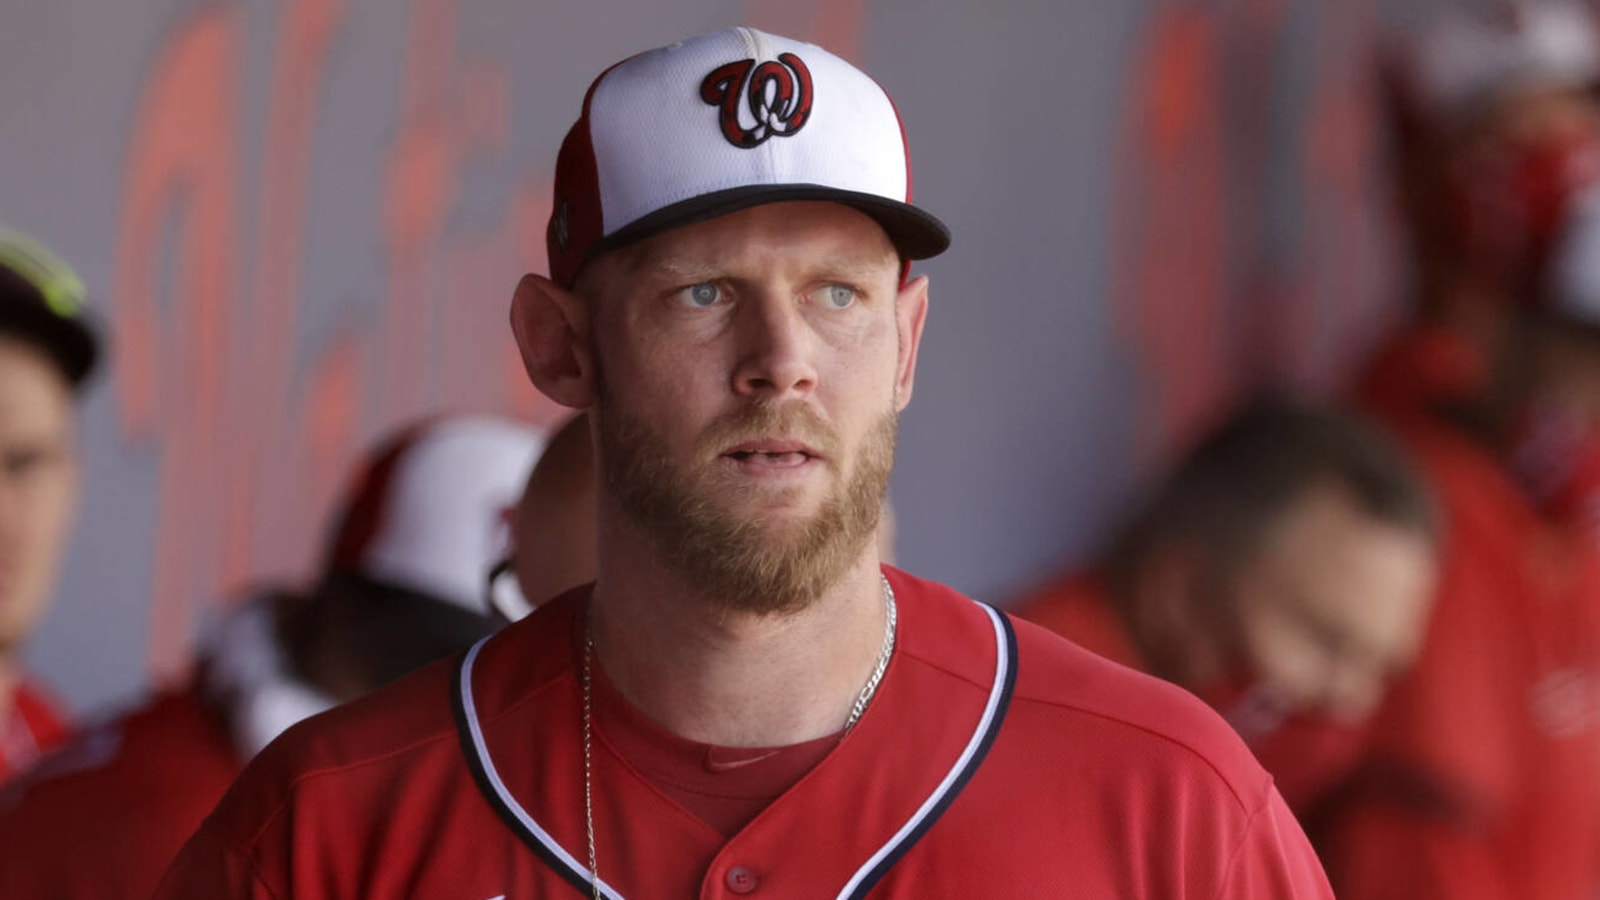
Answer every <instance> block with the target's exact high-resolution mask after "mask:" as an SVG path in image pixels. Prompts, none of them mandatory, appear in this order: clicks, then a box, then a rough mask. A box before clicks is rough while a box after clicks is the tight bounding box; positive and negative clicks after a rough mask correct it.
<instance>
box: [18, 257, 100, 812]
mask: <svg viewBox="0 0 1600 900" xmlns="http://www.w3.org/2000/svg"><path fill="white" fill-rule="evenodd" d="M83 301H84V288H83V283H82V282H81V281H80V280H79V279H78V276H77V275H76V274H74V273H73V271H72V270H71V269H70V268H68V267H67V266H66V265H65V264H64V263H62V262H61V261H60V260H59V259H57V258H56V257H55V256H53V255H52V254H51V253H50V252H49V251H48V250H46V249H45V248H44V247H42V246H40V245H39V244H37V243H35V242H34V241H32V240H30V239H28V238H27V237H25V236H23V235H21V234H18V233H16V232H12V231H6V230H5V229H0V782H4V781H6V780H7V779H8V778H10V777H11V776H12V775H15V774H16V773H18V772H20V771H23V770H25V769H27V768H28V766H30V765H32V764H33V763H34V762H35V761H36V760H37V759H38V758H39V756H40V754H42V753H43V752H45V751H47V750H49V749H50V748H51V747H53V746H55V745H57V744H59V743H60V742H61V741H62V740H64V739H65V737H66V734H67V723H66V714H65V711H64V709H63V707H62V706H61V705H60V704H59V703H58V702H57V701H56V700H55V699H54V698H53V697H52V696H51V695H50V694H49V693H48V692H47V691H46V689H45V688H44V687H43V686H42V685H41V684H40V683H39V682H38V681H37V680H36V679H35V678H34V677H32V676H30V675H29V674H28V673H27V672H25V671H24V670H23V667H22V659H21V657H22V650H23V645H24V644H25V643H26V641H27V639H28V637H29V635H31V634H32V633H33V630H34V628H35V626H37V625H38V623H39V619H40V617H41V616H43V614H44V612H45V609H46V608H47V607H48V605H49V603H50V597H51V595H52V594H53V593H54V592H55V585H56V576H57V572H58V570H59V568H60V565H61V560H62V557H63V555H64V554H65V553H66V549H67V542H68V541H69V540H70V539H71V537H72V526H73V522H74V519H75V516H76V513H77V508H78V494H79V488H80V471H79V468H80V466H79V458H78V442H77V423H76V421H75V406H76V399H77V396H78V393H79V391H80V389H81V388H82V386H83V384H84V381H85V380H86V379H87V378H88V376H89V373H90V372H91V371H93V369H94V364H95V359H96V357H97V356H98V341H97V340H96V338H95V334H94V332H93V331H92V330H91V329H90V326H89V325H88V323H87V321H86V319H85V315H84V306H83Z"/></svg>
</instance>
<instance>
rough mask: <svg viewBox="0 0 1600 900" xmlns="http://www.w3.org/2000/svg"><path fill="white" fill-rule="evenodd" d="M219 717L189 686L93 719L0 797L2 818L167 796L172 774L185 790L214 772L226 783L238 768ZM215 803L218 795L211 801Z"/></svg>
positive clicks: (7, 787)
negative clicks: (109, 799)
mask: <svg viewBox="0 0 1600 900" xmlns="http://www.w3.org/2000/svg"><path fill="white" fill-rule="evenodd" d="M239 767H240V766H239V763H238V762H236V761H235V759H234V756H233V753H232V750H231V747H230V746H229V745H228V740H227V734H226V730H225V729H224V727H223V725H222V723H221V721H220V719H219V718H218V717H217V716H215V715H214V714H213V713H212V712H211V711H210V710H209V709H208V708H207V707H206V706H205V704H204V702H203V701H202V700H201V698H200V697H199V696H198V693H197V692H196V691H194V690H192V689H185V690H177V691H170V692H165V693H161V694H156V695H154V696H153V697H150V698H148V699H146V700H145V701H143V702H142V703H140V704H138V705H137V706H134V707H132V708H128V709H124V710H120V711H116V712H113V713H110V714H107V715H105V716H102V717H100V718H98V719H96V720H92V721H91V722H89V723H88V724H87V725H86V726H85V727H84V728H83V729H82V730H81V731H79V732H78V734H77V735H75V736H74V737H73V738H72V739H71V740H69V741H68V742H67V743H65V744H63V745H62V746H61V747H59V748H58V749H56V750H55V751H54V752H52V753H51V754H50V755H49V756H46V757H45V758H44V759H43V760H41V761H40V762H39V764H38V765H37V766H35V767H34V768H33V769H32V770H31V771H29V772H28V773H27V774H26V775H24V776H22V777H21V778H18V779H16V780H15V781H13V782H11V783H9V784H7V785H6V788H5V790H4V791H3V792H0V817H9V816H11V815H12V814H13V813H14V812H15V811H16V809H17V808H18V807H20V806H23V805H30V806H38V805H40V804H39V803H37V802H35V798H37V797H46V798H51V799H50V801H49V802H48V803H46V804H44V805H47V806H50V807H55V808H59V807H60V806H61V805H62V804H60V803H58V802H56V801H57V800H61V799H68V798H76V797H79V796H96V795H103V794H104V792H106V791H114V792H116V793H117V794H118V795H119V796H125V795H126V794H127V793H128V792H130V791H134V792H137V791H144V790H147V789H149V790H150V791H151V793H152V795H153V796H155V797H157V798H158V799H159V798H168V797H170V794H171V792H170V790H169V789H168V788H169V787H171V786H170V785H166V784H164V782H165V781H167V780H168V777H169V776H171V777H172V780H174V781H181V782H182V785H179V786H180V787H181V786H183V785H188V784H193V783H194V782H195V781H196V780H197V779H198V780H201V781H207V780H214V779H208V776H212V775H214V774H215V773H218V772H222V773H225V775H220V776H216V777H220V778H223V779H224V783H226V779H227V778H231V777H232V775H233V774H235V773H237V772H238V770H239ZM212 799H213V801H214V800H215V797H213V798H212Z"/></svg>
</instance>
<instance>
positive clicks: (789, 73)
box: [700, 53, 811, 149]
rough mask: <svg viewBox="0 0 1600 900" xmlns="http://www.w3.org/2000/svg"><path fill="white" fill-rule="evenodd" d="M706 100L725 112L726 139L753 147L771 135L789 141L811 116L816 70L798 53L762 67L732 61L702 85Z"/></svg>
mask: <svg viewBox="0 0 1600 900" xmlns="http://www.w3.org/2000/svg"><path fill="white" fill-rule="evenodd" d="M700 99H702V100H704V101H705V102H707V103H709V104H711V105H712V106H715V107H717V108H718V109H719V111H720V113H721V114H720V116H719V121H720V122H721V125H722V136H723V137H725V138H727V139H728V142H729V143H730V144H733V145H734V146H735V147H742V148H744V149H749V148H751V147H755V146H757V145H759V144H761V143H762V142H763V141H765V140H766V139H767V138H770V137H788V136H789V135H791V134H794V133H795V132H797V131H799V130H800V129H801V128H803V127H805V124H806V121H807V120H808V119H810V118H811V71H810V70H809V69H807V68H806V64H805V63H804V62H801V60H800V57H798V56H795V55H794V54H793V53H782V54H779V56H778V58H777V59H776V60H768V61H767V62H764V63H762V64H760V65H756V61H755V60H753V59H741V60H739V61H738V62H731V63H728V64H727V65H725V66H722V67H721V68H718V69H717V70H716V71H714V72H712V73H711V74H710V75H707V76H706V79H705V81H702V82H700Z"/></svg>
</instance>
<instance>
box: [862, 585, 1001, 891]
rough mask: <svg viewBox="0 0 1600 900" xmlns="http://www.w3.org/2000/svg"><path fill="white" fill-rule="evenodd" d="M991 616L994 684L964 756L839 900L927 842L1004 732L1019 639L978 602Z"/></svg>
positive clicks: (868, 887)
mask: <svg viewBox="0 0 1600 900" xmlns="http://www.w3.org/2000/svg"><path fill="white" fill-rule="evenodd" d="M978 605H979V607H981V608H982V609H983V611H984V612H985V613H987V614H988V616H989V619H990V623H991V624H992V625H993V626H994V637H995V672H994V684H993V685H992V686H991V687H990V688H989V700H988V703H987V704H986V705H985V707H984V710H983V717H982V718H981V719H979V720H978V727H977V729H976V730H975V731H974V732H973V734H972V740H970V741H969V742H968V743H967V747H966V749H965V750H964V751H962V753H961V756H960V757H959V758H957V759H956V763H955V765H954V766H953V767H951V769H950V772H949V774H947V775H946V776H945V777H944V780H943V781H941V782H940V783H939V786H938V787H937V788H935V789H934V792H933V793H932V794H931V795H930V796H929V797H928V799H927V800H926V801H924V802H923V804H922V806H921V807H920V808H919V809H918V810H917V811H916V813H915V814H913V815H912V817H911V818H910V819H908V820H907V821H906V823H905V824H904V825H902V826H901V827H900V830H899V831H897V832H895V835H894V837H892V838H890V839H889V842H888V843H887V844H884V845H883V846H882V847H881V848H879V849H878V852H877V853H874V854H873V855H872V858H871V859H869V860H867V862H866V864H865V865H863V866H862V867H861V868H860V869H858V870H857V871H856V874H855V877H853V878H851V879H850V881H849V882H847V883H846V884H845V886H844V890H842V891H840V892H839V895H838V896H839V898H840V900H859V898H862V897H865V896H866V895H867V892H868V891H870V890H872V889H873V887H875V886H876V885H877V883H878V881H879V880H881V879H882V878H883V876H884V875H886V874H888V872H889V870H890V869H891V868H893V867H894V865H895V863H897V862H899V861H900V860H901V858H902V857H904V856H905V855H906V853H908V852H910V850H911V848H912V847H913V846H915V845H916V843H917V842H918V841H920V840H922V837H923V835H925V834H927V833H928V830H929V829H931V828H932V827H933V826H934V825H935V824H936V823H937V822H938V821H939V817H940V816H943V815H944V811H945V810H947V809H949V808H950V804H951V803H952V802H954V800H955V799H956V795H957V794H960V793H961V790H962V789H963V788H965V787H966V786H967V783H968V782H969V781H971V780H972V776H973V774H974V773H976V772H977V771H978V767H979V766H981V765H983V760H984V757H986V756H988V755H989V748H990V747H992V746H994V739H995V736H996V735H998V734H999V733H1000V725H1001V723H1002V722H1004V721H1005V718H1006V712H1007V711H1008V710H1009V709H1010V708H1011V694H1012V692H1013V691H1014V690H1015V689H1016V686H1017V635H1016V632H1015V631H1013V630H1012V628H1011V621H1010V620H1009V619H1007V618H1006V615H1005V614H1004V613H1002V612H999V611H997V610H996V609H994V608H993V607H991V606H988V605H986V604H981V603H980V604H978Z"/></svg>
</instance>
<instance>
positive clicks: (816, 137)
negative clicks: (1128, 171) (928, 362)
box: [158, 28, 1331, 900]
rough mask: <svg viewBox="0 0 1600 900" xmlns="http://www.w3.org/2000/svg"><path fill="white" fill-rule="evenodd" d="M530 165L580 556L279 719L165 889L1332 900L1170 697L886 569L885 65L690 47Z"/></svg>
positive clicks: (907, 323) (913, 311)
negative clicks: (578, 438) (315, 716)
mask: <svg viewBox="0 0 1600 900" xmlns="http://www.w3.org/2000/svg"><path fill="white" fill-rule="evenodd" d="M555 184H556V191H555V198H554V203H553V205H552V209H553V210H554V213H553V215H552V217H551V223H550V228H549V233H548V239H549V252H550V261H551V266H550V277H549V278H543V277H539V276H534V275H530V276H527V277H525V278H524V279H523V281H522V283H521V284H520V285H519V286H518V288H517V292H516V297H515V299H514V301H513V308H512V316H511V318H512V326H513V329H514V331H515V332H516V336H517V342H518V344H519V346H520V347H521V349H522V353H523V358H524V361H525V363H526V366H527V369H528V373H529V375H530V377H531V378H532V379H533V381H534V383H535V384H536V385H537V386H538V387H539V388H540V390H542V391H543V392H544V393H545V394H547V395H548V396H550V397H551V398H552V399H554V400H556V401H557V402H559V403H562V404H564V405H566V406H570V407H574V408H579V409H584V410H587V411H588V413H589V421H590V423H591V428H592V434H591V437H592V439H593V443H594V447H595V451H596V454H597V461H598V471H599V472H600V474H601V478H600V484H599V491H598V501H597V503H598V506H597V530H598V556H597V563H598V577H597V579H596V581H595V583H594V584H592V585H585V586H582V587H579V588H576V589H574V590H572V591H569V592H568V593H566V594H565V595H563V596H562V597H559V598H557V599H555V600H554V601H551V602H549V603H544V604H542V605H541V606H540V607H539V608H538V609H537V610H536V611H535V612H534V613H533V614H531V615H530V616H528V617H527V618H525V619H523V620H521V621H519V622H518V623H516V624H514V625H512V626H510V627H509V628H507V629H506V630H505V631H503V632H502V633H501V634H500V635H499V636H497V637H494V638H491V639H489V640H487V641H485V642H484V643H481V644H479V645H477V646H476V647H475V648H474V649H472V650H471V651H469V652H467V653H466V654H465V655H463V656H462V657H461V658H460V660H458V661H457V662H456V663H455V665H453V666H450V667H438V668H434V669H432V670H427V671H425V672H423V673H421V674H419V675H418V676H416V677H414V678H412V679H410V680H409V681H407V682H405V683H402V684H400V685H397V686H396V687H395V688H394V689H393V690H391V691H387V692H384V693H383V694H381V695H377V696H375V697H373V698H371V699H370V702H358V703H357V704H354V705H352V706H351V707H347V708H345V709H343V710H340V711H337V712H335V713H333V714H331V715H329V716H327V717H325V718H322V719H320V720H314V721H313V722H311V723H308V724H307V725H306V726H305V727H302V728H301V729H299V730H297V731H295V732H292V733H290V734H289V735H286V736H285V737H284V738H283V739H282V740H280V742H279V743H278V745H276V746H275V747H273V748H269V750H268V751H267V752H266V753H265V754H264V755H263V756H262V757H260V758H258V761H257V762H256V763H255V764H254V765H253V766H252V767H251V770H250V771H248V772H247V773H246V774H245V775H244V776H242V778H241V780H240V782H239V783H238V784H237V785H236V786H235V789H234V790H233V792H232V793H231V794H230V796H229V797H228V799H227V800H225V801H224V802H223V803H222V805H221V806H220V807H219V808H218V810H217V812H216V813H215V814H214V815H213V816H212V818H211V819H210V820H209V821H208V823H207V824H206V825H205V826H204V827H203V828H202V829H201V831H200V833H199V834H198V835H197V836H196V837H195V838H194V840H193V841H191V843H190V845H189V847H188V848H187V849H186V850H185V851H184V854H183V855H182V856H181V857H180V859H179V860H178V862H177V863H175V864H174V868H173V869H172V870H170V871H169V872H168V875H167V879H166V882H165V884H164V886H163V888H162V890H161V891H159V892H158V896H160V897H168V898H171V897H196V898H198V897H205V898H216V897H261V898H266V897H273V898H278V900H283V898H289V897H312V896H316V897H363V898H384V897H473V898H480V897H500V896H503V897H508V898H509V897H569V896H570V897H576V896H593V897H609V898H620V897H628V896H631V897H694V896H700V897H713V896H715V897H722V896H727V895H730V894H739V895H744V894H753V893H759V894H761V895H762V896H771V897H786V898H800V897H805V898H815V897H827V896H838V897H866V896H872V897H881V898H911V897H916V898H945V897H948V898H970V897H982V896H1007V895H1027V896H1044V897H1069V896H1070V897H1131V898H1139V897H1230V898H1240V897H1242V898H1255V897H1260V898H1266V897H1272V898H1285V897H1319V898H1321V897H1329V896H1331V895H1330V894H1329V892H1328V889H1327V884H1326V880H1325V879H1324V878H1323V876H1322V873H1321V870H1320V869H1319V867H1318V865H1317V863H1316V860H1315V858H1314V857H1313V856H1312V854H1311V851H1310V850H1309V848H1308V846H1307V844H1306V842H1305V838H1304V836H1303V835H1302V834H1301V833H1300V831H1299V828H1298V827H1297V826H1296V824H1295V823H1294V821H1293V819H1292V818H1291V817H1290V815H1289V813H1288V812H1287V810H1286V808H1285V807H1284V805H1283V801H1282V799H1281V798H1280V797H1279V795H1278V793H1277V791H1276V790H1275V789H1274V788H1273V786H1272V782H1271V779H1270V778H1269V777H1268V776H1267V775H1266V774H1265V773H1264V772H1263V771H1262V770H1261V768H1260V767H1259V766H1258V765H1256V763H1255V762H1254V760H1252V759H1251V758H1250V755H1249V753H1248V751H1246V750H1245V748H1244V747H1243V745H1242V744H1240V743H1239V741H1238V739H1237V738H1236V737H1235V736H1234V735H1233V734H1232V732H1231V731H1230V730H1229V729H1228V727H1227V726H1226V724H1224V723H1223V722H1222V721H1221V720H1220V719H1218V718H1217V717H1216V716H1215V715H1214V714H1213V713H1211V712H1210V711H1209V710H1207V709H1206V708H1205V707H1204V706H1203V705H1202V704H1200V703H1199V702H1198V701H1196V700H1195V699H1194V698H1192V697H1190V696H1188V695H1186V694H1183V693H1182V692H1181V691H1178V690H1177V689H1175V688H1171V687H1170V686H1166V685H1163V684H1161V683H1159V682H1157V681H1155V680H1153V679H1148V678H1145V677H1144V676H1140V675H1136V674H1134V673H1132V672H1129V671H1127V670H1124V669H1121V668H1118V667H1116V666H1113V665H1111V664H1109V663H1106V662H1105V661H1103V660H1101V659H1099V658H1097V657H1094V656H1092V655H1090V654H1089V653H1087V652H1085V651H1081V650H1078V649H1076V648H1074V647H1072V646H1071V645H1069V644H1067V643H1065V642H1064V641H1061V640H1059V639H1058V638H1056V637H1054V636H1052V635H1050V634H1048V633H1047V632H1045V631H1043V630H1042V629H1038V628H1035V627H1032V626H1027V625H1024V624H1014V623H1012V622H1011V620H1010V619H1009V618H1008V617H1007V616H1005V615H1003V614H1001V613H999V612H997V611H995V610H993V609H991V608H989V607H986V606H982V605H980V604H978V603H975V602H973V601H971V600H969V599H967V598H965V597H962V596H961V595H959V594H957V593H956V592H955V591H953V590H951V589H949V588H946V587H943V586H940V585H937V584H933V583H931V582H927V581H923V580H920V579H917V578H915V577H913V576H911V575H908V574H906V573H904V572H900V571H898V570H895V569H892V568H889V567H886V566H883V565H882V564H881V563H880V559H879V555H878V548H877V542H876V541H874V540H873V536H874V533H875V529H876V525H877V518H878V514H879V509H880V505H881V502H882V499H883V496H884V490H885V486H886V482H887V479H888V476H889V471H890V468H891V462H892V459H893V452H894V435H895V421H896V416H897V415H898V413H899V412H900V410H902V409H904V408H905V406H906V404H907V403H908V402H910V399H911V394H912V387H913V382H914V376H915V372H916V362H917V352H918V349H919V346H920V343H921V337H922V330H923V323H924V321H925V318H926V314H927V309H928V281H927V279H926V278H925V277H918V278H909V277H908V271H907V268H906V265H907V263H906V261H907V260H914V259H923V258H927V257H929V256H933V255H935V254H937V253H939V252H941V251H943V250H944V249H945V247H946V245H947V244H948V241H949V237H948V233H947V231H946V230H945V228H944V226H943V225H942V224H941V223H939V221H938V220H937V219H935V218H933V217H932V216H931V215H929V214H928V213H926V212H924V211H922V210H920V209H918V208H916V207H914V206H911V205H910V204H909V203H908V202H907V201H908V198H909V195H908V188H909V184H910V178H909V172H908V171H907V154H906V148H905V139H904V133H903V131H902V130H901V126H900V122H899V118H898V116H897V115H896V113H895V111H894V107H893V105H892V104H891V103H890V101H889V99H888V96H887V95H886V94H885V93H884V91H883V89H882V88H881V87H879V86H878V85H877V84H876V83H875V82H874V81H872V80H871V79H870V78H868V77H867V76H866V75H865V74H863V73H861V72H860V71H858V70H857V69H855V68H854V67H853V66H851V65H850V64H848V63H846V62H844V61H843V60H841V59H839V58H838V57H836V56H833V55H832V54H830V53H828V52H827V51H825V50H823V49H821V48H819V47H815V46H811V45H809V44H803V43H800V42H798V41H793V40H790V39H787V38H781V37H777V36H774V35H768V34H763V33H761V32H758V31H754V30H752V29H748V28H733V29H728V30H725V31H721V32H717V33H714V34H709V35H705V36H702V37H699V38H695V39H691V40H688V41H684V42H681V43H678V44H674V45H672V46H671V47H666V48H662V49H660V50H656V51H653V52H650V53H645V54H641V55H639V56H635V57H631V58H630V59H628V60H626V61H624V62H622V63H620V64H618V65H616V66H614V67H612V68H610V69H608V70H606V72H605V73H604V74H603V75H601V76H600V78H599V79H598V80H597V81H596V82H595V83H594V85H593V86H592V87H591V89H590V91H589V94H588V97H587V98H586V99H585V101H584V106H583V112H582V115H581V116H580V118H579V120H578V123H577V125H576V126H574V127H573V129H572V130H571V132H570V133H569V134H568V137H567V139H566V142H565V143H564V145H563V147H562V150H561V154H560V158H559V159H558V162H557V168H556V179H555ZM452 707H453V708H452Z"/></svg>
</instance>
